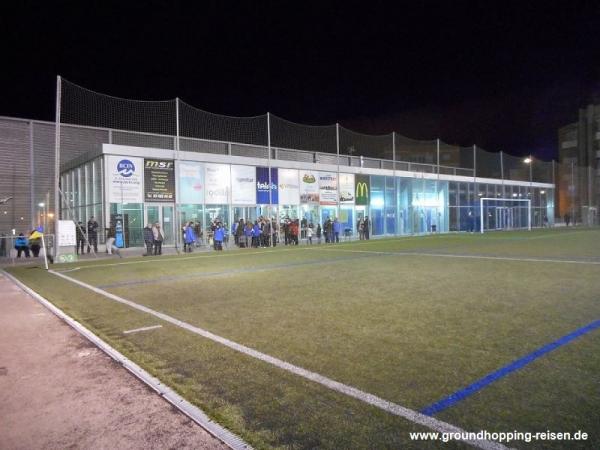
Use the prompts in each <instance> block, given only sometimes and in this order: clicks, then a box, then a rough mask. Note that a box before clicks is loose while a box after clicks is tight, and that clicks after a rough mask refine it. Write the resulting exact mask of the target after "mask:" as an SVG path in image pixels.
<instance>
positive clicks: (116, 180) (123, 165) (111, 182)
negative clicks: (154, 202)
mask: <svg viewBox="0 0 600 450" xmlns="http://www.w3.org/2000/svg"><path fill="white" fill-rule="evenodd" d="M105 173H106V186H107V189H108V202H109V203H143V202H144V191H143V174H144V160H143V159H142V158H131V157H126V156H113V155H108V156H107V157H106V171H105Z"/></svg>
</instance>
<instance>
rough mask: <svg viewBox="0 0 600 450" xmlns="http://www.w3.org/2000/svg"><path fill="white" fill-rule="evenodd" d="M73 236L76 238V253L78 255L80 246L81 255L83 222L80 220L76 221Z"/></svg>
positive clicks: (83, 239) (83, 242)
mask: <svg viewBox="0 0 600 450" xmlns="http://www.w3.org/2000/svg"><path fill="white" fill-rule="evenodd" d="M75 237H76V238H77V254H78V255H79V249H80V248H81V254H82V255H83V253H84V252H83V245H84V244H85V236H84V235H83V222H81V220H80V221H79V222H77V226H76V227H75Z"/></svg>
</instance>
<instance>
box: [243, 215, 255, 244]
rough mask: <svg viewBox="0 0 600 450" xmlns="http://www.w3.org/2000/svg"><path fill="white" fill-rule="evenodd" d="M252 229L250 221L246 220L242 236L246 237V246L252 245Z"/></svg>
mask: <svg viewBox="0 0 600 450" xmlns="http://www.w3.org/2000/svg"><path fill="white" fill-rule="evenodd" d="M253 234H254V230H253V228H252V222H250V221H248V222H246V228H245V229H244V237H245V238H246V248H250V247H252V239H253Z"/></svg>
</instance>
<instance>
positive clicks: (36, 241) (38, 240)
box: [28, 230, 42, 258]
mask: <svg viewBox="0 0 600 450" xmlns="http://www.w3.org/2000/svg"><path fill="white" fill-rule="evenodd" d="M28 241H29V248H30V249H31V253H32V254H33V257H34V258H37V257H38V256H39V255H40V249H41V248H42V235H41V233H40V232H39V231H38V230H31V233H30V234H29V239H28Z"/></svg>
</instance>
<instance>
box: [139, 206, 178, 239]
mask: <svg viewBox="0 0 600 450" xmlns="http://www.w3.org/2000/svg"><path fill="white" fill-rule="evenodd" d="M145 213H146V214H145V219H146V220H145V223H147V224H150V226H152V225H154V224H155V223H157V222H158V223H159V224H160V226H161V228H162V230H163V233H164V235H165V240H164V241H163V244H165V245H173V244H174V243H175V240H174V231H175V230H174V226H175V223H174V220H173V217H174V216H173V205H171V204H168V205H159V204H157V205H146V211H145Z"/></svg>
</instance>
